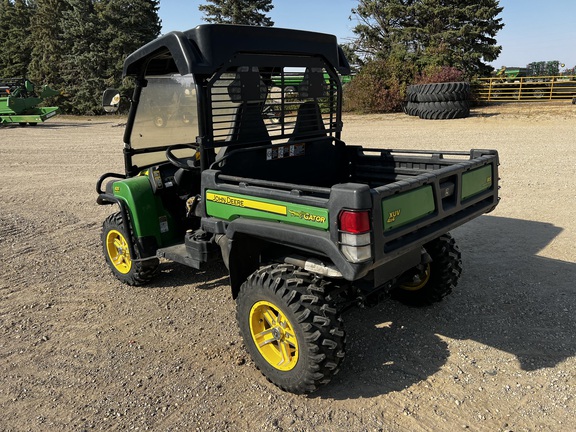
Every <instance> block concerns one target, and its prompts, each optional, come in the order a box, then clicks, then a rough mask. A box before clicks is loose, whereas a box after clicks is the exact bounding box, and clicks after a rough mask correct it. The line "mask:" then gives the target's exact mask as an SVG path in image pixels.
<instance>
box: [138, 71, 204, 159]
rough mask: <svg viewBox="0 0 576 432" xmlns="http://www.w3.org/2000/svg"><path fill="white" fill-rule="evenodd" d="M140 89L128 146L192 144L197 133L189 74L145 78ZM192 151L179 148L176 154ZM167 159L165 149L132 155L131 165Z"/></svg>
mask: <svg viewBox="0 0 576 432" xmlns="http://www.w3.org/2000/svg"><path fill="white" fill-rule="evenodd" d="M146 79H147V81H148V85H147V86H146V87H144V88H143V89H142V94H141V95H140V102H139V104H138V108H137V112H136V118H135V120H134V128H133V130H132V135H131V137H130V145H131V147H132V149H134V150H142V149H147V148H151V147H164V148H165V147H168V146H170V145H174V144H186V143H195V142H196V137H197V136H198V117H197V111H196V86H195V84H194V78H193V76H192V75H185V76H182V75H165V76H149V77H146ZM193 153H194V151H193V150H179V151H177V152H176V154H177V156H179V157H186V156H191V155H192V154H193ZM165 160H166V157H165V155H164V150H162V151H157V152H152V153H142V154H135V155H134V156H133V157H132V162H133V164H134V165H136V166H139V167H143V166H148V165H153V164H156V163H160V162H163V161H165Z"/></svg>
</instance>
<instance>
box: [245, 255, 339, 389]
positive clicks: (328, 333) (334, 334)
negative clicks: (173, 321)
mask: <svg viewBox="0 0 576 432" xmlns="http://www.w3.org/2000/svg"><path fill="white" fill-rule="evenodd" d="M327 286H328V283H327V282H326V281H324V280H322V279H321V278H318V277H317V276H315V275H313V274H311V273H308V272H305V271H302V270H300V269H298V268H297V267H294V266H291V265H285V264H277V265H271V266H268V267H263V268H261V269H259V270H257V271H256V272H254V273H253V274H252V275H250V277H249V278H248V280H246V282H244V283H243V284H242V287H241V288H240V292H239V293H238V297H237V299H236V305H237V306H236V317H237V319H238V325H239V327H240V333H241V335H242V337H243V338H244V343H245V345H246V348H247V349H248V351H249V352H250V355H251V356H252V359H253V360H254V363H255V364H256V366H257V367H258V369H260V371H261V372H262V373H263V375H264V376H265V377H266V378H267V379H268V380H269V381H270V382H272V383H273V384H275V385H277V386H278V387H280V388H281V389H283V390H285V391H288V392H292V393H297V394H301V393H310V392H313V391H314V390H316V389H317V388H318V387H319V386H320V385H323V384H326V383H328V382H329V381H330V380H331V378H332V377H333V376H334V375H335V374H336V373H337V372H338V370H339V366H340V363H341V362H342V360H343V358H344V354H345V341H344V339H345V334H344V330H343V328H342V320H341V319H340V317H339V314H338V312H337V310H336V308H335V307H334V306H333V305H332V304H330V303H329V302H328V301H327V300H326V296H325V291H326V288H327Z"/></svg>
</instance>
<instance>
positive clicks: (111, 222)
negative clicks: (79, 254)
mask: <svg viewBox="0 0 576 432" xmlns="http://www.w3.org/2000/svg"><path fill="white" fill-rule="evenodd" d="M101 239H102V247H103V252H104V257H105V258H106V262H107V263H108V265H109V267H110V269H111V270H112V273H113V274H114V276H116V278H117V279H119V280H120V281H122V282H124V283H125V284H128V285H133V286H139V285H144V284H145V283H147V282H149V281H150V280H151V279H152V278H153V277H154V276H155V274H156V272H157V270H158V265H159V261H158V259H157V258H152V259H149V260H145V261H140V260H139V259H138V258H139V256H136V257H132V256H131V255H130V249H129V246H128V242H129V241H132V242H133V241H134V240H133V236H132V232H131V230H130V228H129V227H126V226H125V224H124V219H123V218H122V214H121V213H114V214H111V215H110V216H108V217H107V218H106V220H105V221H104V223H103V224H102V235H101ZM136 254H138V251H136Z"/></svg>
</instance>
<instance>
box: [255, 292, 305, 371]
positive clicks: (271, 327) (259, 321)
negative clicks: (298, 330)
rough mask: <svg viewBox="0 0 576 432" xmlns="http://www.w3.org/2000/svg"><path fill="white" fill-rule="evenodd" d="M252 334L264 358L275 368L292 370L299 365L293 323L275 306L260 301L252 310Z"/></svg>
mask: <svg viewBox="0 0 576 432" xmlns="http://www.w3.org/2000/svg"><path fill="white" fill-rule="evenodd" d="M250 333H251V334H252V339H253V340H254V343H255V344H256V347H257V348H258V351H260V354H262V357H264V359H265V360H266V361H267V362H268V363H269V364H270V365H271V366H272V367H274V368H276V369H278V370H281V371H289V370H292V369H293V368H294V367H295V366H296V363H298V351H299V350H298V341H297V340H296V334H295V332H294V328H293V327H292V323H291V322H290V321H289V320H288V318H287V317H286V315H285V314H284V313H283V312H282V311H281V310H280V309H278V307H276V306H275V305H273V304H272V303H270V302H267V301H259V302H258V303H256V304H254V306H252V309H251V310H250Z"/></svg>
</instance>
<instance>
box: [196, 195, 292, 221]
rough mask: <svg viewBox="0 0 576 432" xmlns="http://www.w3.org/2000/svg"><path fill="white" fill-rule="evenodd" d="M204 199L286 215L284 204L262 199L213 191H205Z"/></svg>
mask: <svg viewBox="0 0 576 432" xmlns="http://www.w3.org/2000/svg"><path fill="white" fill-rule="evenodd" d="M206 200H208V201H213V202H215V203H219V204H226V205H230V206H234V207H242V208H248V209H252V210H262V211H265V212H268V213H274V214H279V215H283V216H286V206H283V205H278V204H270V203H266V202H262V201H254V200H249V199H245V198H237V197H233V196H229V195H222V194H216V193H213V192H207V193H206Z"/></svg>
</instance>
